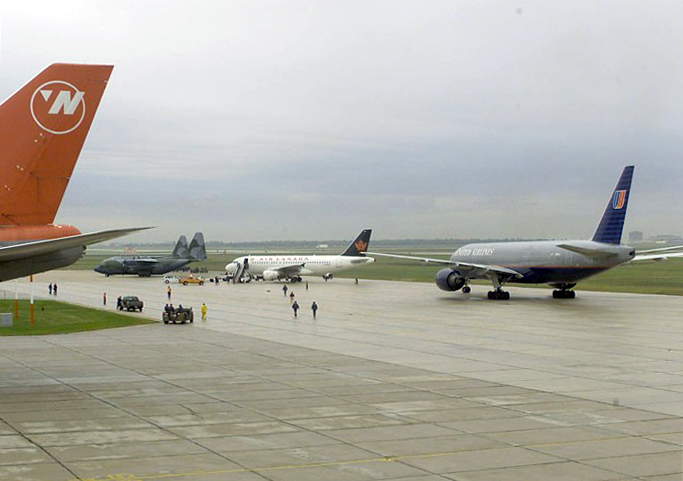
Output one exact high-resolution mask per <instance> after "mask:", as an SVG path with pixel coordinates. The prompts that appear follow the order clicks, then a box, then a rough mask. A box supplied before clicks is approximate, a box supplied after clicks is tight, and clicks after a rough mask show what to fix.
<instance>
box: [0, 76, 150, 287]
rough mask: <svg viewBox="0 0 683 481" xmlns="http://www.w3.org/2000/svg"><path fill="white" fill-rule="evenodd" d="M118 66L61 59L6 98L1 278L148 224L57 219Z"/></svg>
mask: <svg viewBox="0 0 683 481" xmlns="http://www.w3.org/2000/svg"><path fill="white" fill-rule="evenodd" d="M113 68H114V67H113V66H111V65H77V64H53V65H50V66H49V67H47V68H46V69H45V70H43V71H42V72H41V73H39V74H38V75H37V76H36V77H35V78H34V79H33V80H31V81H30V82H29V83H27V84H26V85H25V86H24V87H22V88H21V89H19V90H18V91H17V92H16V93H15V94H14V95H12V96H11V97H10V98H9V99H7V100H6V101H5V102H4V103H3V104H2V105H0V282H2V281H8V280H11V279H17V278H19V277H25V276H28V275H31V274H37V273H39V272H44V271H48V270H51V269H57V268H59V267H64V266H68V265H70V264H73V263H74V262H76V261H77V260H78V259H79V258H80V257H81V256H82V255H83V253H84V252H85V249H86V246H88V245H90V244H95V243H97V242H102V241H105V240H109V239H115V238H117V237H121V236H123V235H126V234H130V233H131V232H135V231H138V230H142V229H143V228H132V229H114V230H106V231H99V232H92V233H88V234H81V232H80V231H79V230H78V229H77V228H76V227H73V226H70V225H57V224H53V222H54V220H55V216H56V215H57V210H58V209H59V205H60V204H61V202H62V197H63V196H64V192H65V191H66V187H67V185H68V184H69V180H70V179H71V174H72V172H73V170H74V167H75V166H76V162H77V161H78V157H79V155H80V153H81V149H82V148H83V144H84V142H85V139H86V137H87V135H88V131H89V130H90V126H91V124H92V122H93V119H94V117H95V112H96V111H97V108H98V106H99V104H100V100H101V98H102V95H103V94H104V89H105V88H106V86H107V82H108V81H109V76H110V75H111V72H112V69H113Z"/></svg>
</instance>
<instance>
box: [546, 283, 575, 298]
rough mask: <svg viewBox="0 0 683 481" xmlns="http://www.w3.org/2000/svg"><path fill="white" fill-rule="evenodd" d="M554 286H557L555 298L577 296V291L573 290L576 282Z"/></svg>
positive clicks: (554, 285)
mask: <svg viewBox="0 0 683 481" xmlns="http://www.w3.org/2000/svg"><path fill="white" fill-rule="evenodd" d="M552 286H553V287H557V290H554V291H553V299H574V298H575V297H576V291H572V290H571V289H572V288H573V287H576V284H552Z"/></svg>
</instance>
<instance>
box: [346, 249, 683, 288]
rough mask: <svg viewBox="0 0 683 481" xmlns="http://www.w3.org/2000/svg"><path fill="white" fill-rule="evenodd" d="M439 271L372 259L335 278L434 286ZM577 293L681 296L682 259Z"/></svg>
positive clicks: (619, 273) (618, 274)
mask: <svg viewBox="0 0 683 481" xmlns="http://www.w3.org/2000/svg"><path fill="white" fill-rule="evenodd" d="M427 257H432V258H437V259H438V258H448V256H443V255H439V254H430V255H429V256H427ZM441 268H442V266H438V265H435V264H424V263H420V262H410V261H407V260H402V259H389V258H376V262H375V263H374V264H372V265H370V266H367V267H359V268H357V269H352V270H348V271H344V272H342V273H340V274H338V276H337V277H344V278H355V277H358V278H359V279H377V280H395V281H396V280H398V281H411V282H434V276H435V275H436V273H437V272H438V271H439V269H441ZM473 284H482V285H490V284H489V283H488V282H484V281H477V282H474V283H473ZM510 285H520V284H510ZM526 286H527V287H544V288H546V289H547V288H548V286H547V285H545V284H542V285H539V286H534V285H529V284H527V285H526ZM577 289H578V290H586V291H603V292H631V293H644V294H668V295H675V296H683V259H669V260H667V261H661V262H643V263H636V264H627V265H624V266H620V267H615V268H614V269H611V270H609V271H607V272H604V273H602V274H598V275H597V276H595V277H591V278H589V279H586V280H585V281H582V282H580V283H579V284H578V286H577Z"/></svg>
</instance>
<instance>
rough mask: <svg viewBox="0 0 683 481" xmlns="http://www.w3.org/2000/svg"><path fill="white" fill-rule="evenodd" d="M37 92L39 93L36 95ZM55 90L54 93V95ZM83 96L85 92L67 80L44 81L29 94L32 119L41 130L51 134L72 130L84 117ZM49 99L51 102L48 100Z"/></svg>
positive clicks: (65, 132) (66, 132)
mask: <svg viewBox="0 0 683 481" xmlns="http://www.w3.org/2000/svg"><path fill="white" fill-rule="evenodd" d="M46 87H53V88H46ZM55 87H56V88H55ZM38 92H40V95H37V94H38ZM55 92H56V95H54V94H55ZM84 96H85V92H83V91H80V90H78V89H77V88H76V87H75V86H74V85H72V84H70V83H68V82H64V81H62V80H53V81H51V82H46V83H44V84H43V85H41V86H40V87H38V88H37V89H36V91H35V92H33V95H32V96H31V115H32V116H33V120H35V121H36V123H37V124H38V125H39V126H40V127H41V128H42V129H43V130H46V131H48V132H50V133H52V134H68V133H69V132H73V131H74V130H76V129H77V128H78V126H79V125H81V122H82V121H83V119H84V118H85V101H84V100H83V97H84ZM53 99H54V100H53ZM51 100H52V102H50V101H51ZM74 114H75V115H74ZM67 119H68V120H67Z"/></svg>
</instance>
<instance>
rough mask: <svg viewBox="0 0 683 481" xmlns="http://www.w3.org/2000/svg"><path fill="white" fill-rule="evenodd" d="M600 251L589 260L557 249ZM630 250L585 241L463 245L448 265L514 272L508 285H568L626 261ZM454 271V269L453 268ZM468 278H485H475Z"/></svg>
mask: <svg viewBox="0 0 683 481" xmlns="http://www.w3.org/2000/svg"><path fill="white" fill-rule="evenodd" d="M560 245H568V246H571V247H572V248H575V249H576V250H581V249H585V251H586V252H588V251H593V252H595V251H600V252H602V253H604V255H600V256H595V255H593V256H589V255H586V254H584V253H580V252H576V251H572V250H568V249H567V248H563V247H559V246H560ZM634 255H635V252H634V249H633V248H632V247H629V246H625V245H613V244H603V243H600V242H594V241H587V240H573V241H525V242H492V243H478V244H467V245H465V246H462V247H461V248H459V249H458V250H456V251H455V252H454V253H453V254H452V255H451V259H450V260H451V262H454V263H456V262H463V263H471V264H482V265H496V266H500V267H505V268H507V269H511V270H513V271H516V272H518V273H519V274H520V275H521V277H511V278H510V279H509V280H508V282H515V283H521V284H542V283H548V284H571V283H576V282H578V281H580V280H582V279H585V278H587V277H591V276H593V275H596V274H599V273H600V272H603V271H605V270H607V269H611V268H613V267H616V266H618V265H620V264H623V263H625V262H628V261H630V260H631V259H632V258H633V256H634ZM454 269H456V270H457V267H454ZM468 277H469V278H471V279H472V278H477V277H478V278H482V277H483V278H486V276H481V275H478V276H477V277H475V276H468Z"/></svg>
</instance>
